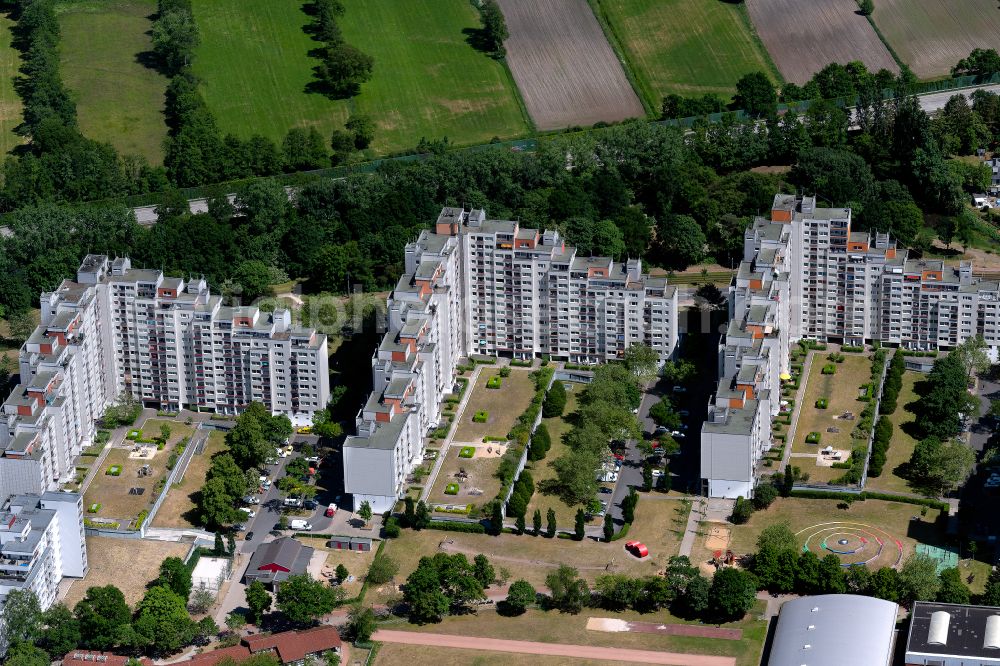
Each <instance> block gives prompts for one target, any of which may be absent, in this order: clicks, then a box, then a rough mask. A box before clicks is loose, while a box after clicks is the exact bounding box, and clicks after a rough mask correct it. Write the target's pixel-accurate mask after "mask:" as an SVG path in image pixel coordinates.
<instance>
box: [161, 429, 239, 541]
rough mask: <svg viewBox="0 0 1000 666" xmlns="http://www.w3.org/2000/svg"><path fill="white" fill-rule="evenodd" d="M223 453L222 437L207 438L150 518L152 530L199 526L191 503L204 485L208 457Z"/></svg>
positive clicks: (217, 432)
mask: <svg viewBox="0 0 1000 666" xmlns="http://www.w3.org/2000/svg"><path fill="white" fill-rule="evenodd" d="M225 450H226V436H225V434H224V433H222V432H221V431H218V430H213V431H212V432H211V433H209V435H208V441H207V442H206V443H205V449H204V451H202V452H201V453H198V454H195V455H194V456H193V457H192V458H191V462H190V463H189V464H188V468H187V471H186V472H184V478H183V479H181V481H180V482H179V483H175V484H173V485H172V486H170V488H169V489H168V490H167V498H166V499H165V500H163V504H161V505H160V510H159V511H157V512H156V516H154V517H153V525H155V526H156V527H197V526H199V525H200V521H199V520H198V516H197V515H196V513H197V509H196V505H195V499H196V498H197V496H198V492H200V491H201V487H202V486H203V485H205V475H206V474H207V473H208V468H209V466H210V465H211V464H212V457H213V456H214V455H215V454H217V453H221V452H223V451H225Z"/></svg>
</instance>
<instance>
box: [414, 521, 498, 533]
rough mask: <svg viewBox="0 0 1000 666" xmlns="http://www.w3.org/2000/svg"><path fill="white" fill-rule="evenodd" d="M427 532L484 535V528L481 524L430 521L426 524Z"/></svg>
mask: <svg viewBox="0 0 1000 666" xmlns="http://www.w3.org/2000/svg"><path fill="white" fill-rule="evenodd" d="M427 529H429V530H443V531H445V532H467V533H469V534H486V528H485V527H483V525H482V523H460V522H458V521H457V520H432V521H431V522H430V523H428V524H427Z"/></svg>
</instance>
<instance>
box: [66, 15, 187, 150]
mask: <svg viewBox="0 0 1000 666" xmlns="http://www.w3.org/2000/svg"><path fill="white" fill-rule="evenodd" d="M155 13H156V1H155V0H103V1H101V2H97V1H93V0H92V1H89V2H72V3H63V4H61V5H60V6H59V27H60V30H61V31H62V42H61V44H60V57H61V67H62V76H63V80H64V82H65V83H66V86H67V87H68V88H69V89H70V90H71V91H72V93H73V97H74V99H75V100H76V106H77V115H78V117H79V121H80V129H81V130H82V131H83V133H84V135H86V136H87V137H89V138H91V139H96V140H97V141H106V142H108V143H110V144H111V145H113V146H114V147H115V148H117V149H118V151H119V152H121V153H123V154H136V155H142V156H143V157H145V158H146V159H147V160H148V161H149V162H150V163H152V164H159V163H161V162H162V161H163V140H164V139H165V138H166V136H167V126H166V124H165V123H164V118H163V105H164V92H165V91H166V88H167V83H168V79H167V78H166V77H165V76H163V75H162V74H160V73H158V72H157V71H156V70H155V69H152V68H150V67H147V66H145V65H143V64H142V62H140V60H141V59H142V58H143V57H148V54H149V52H150V50H151V49H152V42H151V38H150V36H149V34H148V33H149V31H150V30H151V29H152V27H153V23H152V21H151V20H150V16H152V15H154V14H155ZM141 54H146V55H145V56H142V55H141Z"/></svg>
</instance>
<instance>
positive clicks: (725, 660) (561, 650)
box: [372, 629, 736, 666]
mask: <svg viewBox="0 0 1000 666" xmlns="http://www.w3.org/2000/svg"><path fill="white" fill-rule="evenodd" d="M372 640H373V641H381V642H383V643H405V644H409V645H432V646H434V647H439V648H456V649H465V650H489V651H491V652H513V653H517V654H541V655H547V656H554V657H575V658H577V659H607V660H610V661H624V662H628V663H631V664H666V665H667V666H736V659H735V657H713V656H708V655H700V654H680V653H677V652H656V651H653V650H632V649H628V648H609V647H594V646H590V645H567V644H565V643H534V642H531V641H509V640H503V639H499V638H481V637H479V636H454V635H449V634H425V633H418V632H415V631H392V630H388V629H379V630H378V631H376V632H375V635H374V636H372Z"/></svg>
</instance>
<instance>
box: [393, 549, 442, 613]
mask: <svg viewBox="0 0 1000 666" xmlns="http://www.w3.org/2000/svg"><path fill="white" fill-rule="evenodd" d="M428 559H430V558H427V557H422V558H420V560H421V563H423V561H424V560H428ZM403 599H404V601H406V604H407V606H409V609H410V620H411V621H412V622H415V623H417V624H424V623H427V622H437V621H439V620H440V619H441V617H442V616H443V615H444V614H445V613H446V612H447V611H448V606H449V600H448V597H446V596H445V594H444V592H443V591H442V590H441V583H440V580H439V578H438V572H437V571H436V569H434V568H433V567H430V566H419V565H418V566H417V568H416V569H415V570H414V571H413V573H411V574H410V575H409V577H407V579H406V586H405V587H404V588H403Z"/></svg>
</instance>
